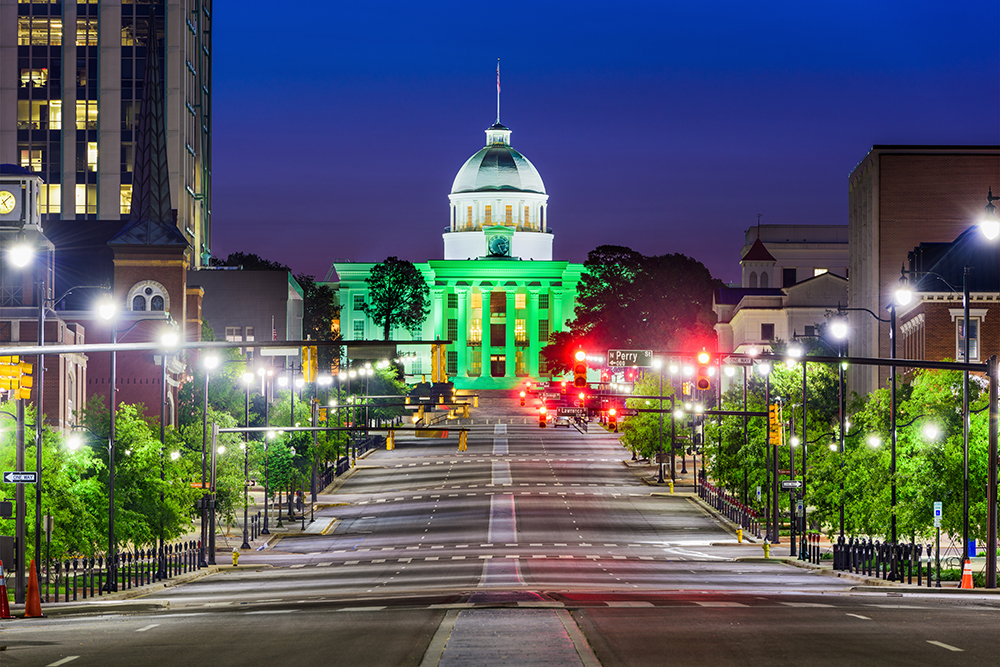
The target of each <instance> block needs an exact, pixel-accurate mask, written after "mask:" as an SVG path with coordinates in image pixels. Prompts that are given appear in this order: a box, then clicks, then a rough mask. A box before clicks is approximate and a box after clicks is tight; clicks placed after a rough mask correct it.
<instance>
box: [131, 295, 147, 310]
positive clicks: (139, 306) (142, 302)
mask: <svg viewBox="0 0 1000 667" xmlns="http://www.w3.org/2000/svg"><path fill="white" fill-rule="evenodd" d="M132 310H146V297H144V296H143V295H141V294H136V295H135V298H134V299H132Z"/></svg>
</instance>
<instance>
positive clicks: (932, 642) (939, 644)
mask: <svg viewBox="0 0 1000 667" xmlns="http://www.w3.org/2000/svg"><path fill="white" fill-rule="evenodd" d="M927 643H928V644H934V645H935V646H940V647H941V648H946V649H948V650H949V651H958V652H962V651H964V650H965V649H964V648H958V647H957V646H952V645H950V644H945V643H944V642H938V641H934V640H933V639H928V640H927Z"/></svg>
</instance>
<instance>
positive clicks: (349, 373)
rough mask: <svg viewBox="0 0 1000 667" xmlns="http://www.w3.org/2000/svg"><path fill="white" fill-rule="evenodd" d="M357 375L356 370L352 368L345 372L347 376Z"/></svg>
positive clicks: (353, 376)
mask: <svg viewBox="0 0 1000 667" xmlns="http://www.w3.org/2000/svg"><path fill="white" fill-rule="evenodd" d="M357 376H358V372H357V371H356V370H354V369H353V368H352V369H351V370H349V371H348V372H347V377H349V378H355V377H357Z"/></svg>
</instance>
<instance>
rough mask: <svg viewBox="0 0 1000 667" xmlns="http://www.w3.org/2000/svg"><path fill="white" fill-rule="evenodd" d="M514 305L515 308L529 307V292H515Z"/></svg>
mask: <svg viewBox="0 0 1000 667" xmlns="http://www.w3.org/2000/svg"><path fill="white" fill-rule="evenodd" d="M514 307H515V308H527V307H528V295H527V294H515V295H514Z"/></svg>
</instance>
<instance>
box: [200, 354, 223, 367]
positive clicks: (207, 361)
mask: <svg viewBox="0 0 1000 667" xmlns="http://www.w3.org/2000/svg"><path fill="white" fill-rule="evenodd" d="M201 364H202V366H204V367H205V368H207V369H208V370H213V369H215V368H218V367H219V356H218V355H217V354H206V355H205V357H204V358H203V359H202V360H201Z"/></svg>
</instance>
